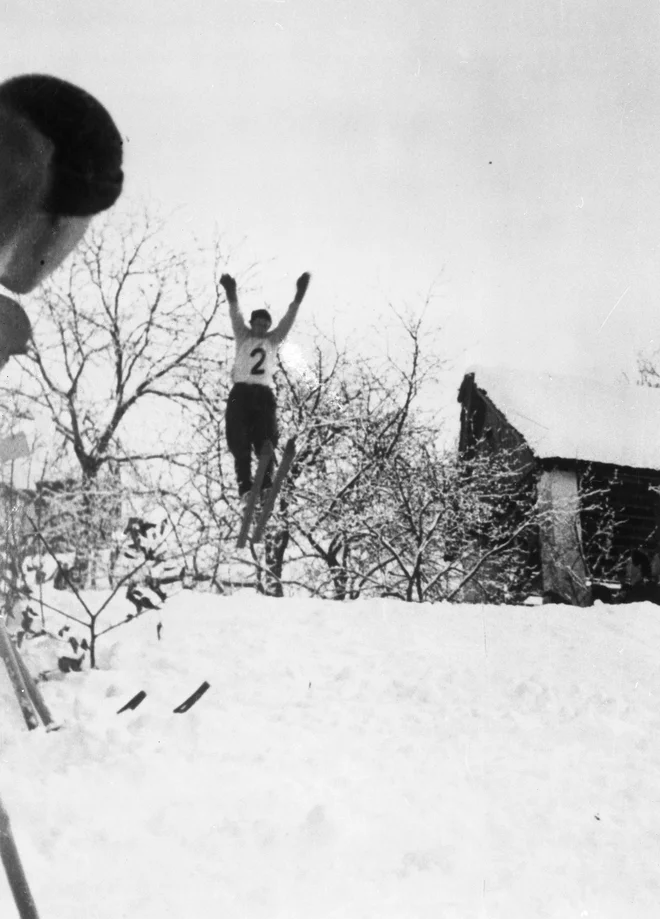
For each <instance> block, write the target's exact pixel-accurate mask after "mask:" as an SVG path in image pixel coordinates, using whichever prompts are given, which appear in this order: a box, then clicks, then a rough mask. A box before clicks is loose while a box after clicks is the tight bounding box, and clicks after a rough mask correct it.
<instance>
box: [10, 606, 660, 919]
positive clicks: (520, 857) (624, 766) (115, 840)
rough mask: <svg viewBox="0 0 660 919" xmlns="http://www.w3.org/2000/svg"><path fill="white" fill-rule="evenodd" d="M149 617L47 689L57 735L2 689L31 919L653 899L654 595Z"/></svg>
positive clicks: (659, 857) (467, 915)
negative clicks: (30, 726) (159, 625)
mask: <svg viewBox="0 0 660 919" xmlns="http://www.w3.org/2000/svg"><path fill="white" fill-rule="evenodd" d="M152 615H153V614H149V617H146V618H144V619H142V620H139V621H136V622H134V623H132V624H130V625H127V626H125V627H123V628H121V629H119V630H117V631H115V632H112V633H110V635H109V636H108V637H107V639H106V640H105V644H104V645H102V646H101V653H100V666H101V669H99V670H98V671H96V672H91V673H90V672H86V673H81V674H68V675H67V676H66V677H63V678H61V679H58V680H52V681H49V682H48V683H47V684H45V694H46V698H47V701H48V702H49V704H50V706H51V707H52V709H53V710H54V712H55V713H56V714H57V715H58V716H59V718H61V719H62V720H63V721H64V722H65V724H64V727H63V728H62V729H61V730H59V731H57V732H53V733H45V732H43V733H42V732H39V733H37V732H33V733H28V732H26V731H23V730H21V728H20V726H19V724H18V723H17V722H14V721H12V720H11V707H12V699H11V697H10V696H9V695H8V694H7V692H6V688H5V696H4V697H3V698H2V703H3V710H5V711H6V712H7V720H6V722H5V730H4V731H3V732H2V737H1V740H0V759H1V763H2V774H1V785H0V791H1V793H2V796H3V799H4V801H5V804H6V806H7V808H8V810H9V812H10V814H11V816H12V821H13V825H14V830H15V833H16V837H17V840H18V843H19V847H20V850H21V853H22V856H23V860H24V863H25V868H26V871H27V874H28V877H29V880H30V883H31V886H32V890H33V894H34V897H35V900H36V902H37V905H38V907H39V911H40V915H41V917H42V919H129V917H130V919H189V917H195V919H298V917H300V919H472V917H474V919H484V917H488V919H515V917H521V919H523V917H524V919H539V917H553V919H555V917H556V919H566V917H589V919H622V917H634V919H645V917H652V916H656V915H657V912H658V892H659V889H660V888H659V885H660V847H659V835H658V832H659V831H658V827H659V826H660V795H659V794H658V776H660V660H659V653H658V649H659V648H660V619H659V616H658V608H657V607H653V606H650V605H648V606H647V605H639V606H629V607H619V608H609V607H605V606H596V607H593V608H590V609H574V608H569V607H562V606H545V607H535V608H505V607H477V606H449V605H438V606H423V607H416V606H412V605H410V606H408V605H404V604H400V603H392V602H387V603H386V602H377V601H374V602H368V603H367V602H356V603H353V604H332V603H329V602H315V601H311V600H295V601H290V600H279V601H278V600H266V599H263V598H255V597H254V596H252V595H250V594H246V595H241V596H235V597H233V598H231V599H222V598H218V597H210V596H203V595H201V596H200V595H196V594H191V593H188V592H184V593H182V594H180V595H179V596H178V597H176V598H173V599H172V600H171V601H169V604H168V605H167V607H166V610H165V617H164V628H163V633H162V640H160V641H158V639H157V637H156V629H155V621H156V620H155V619H154V618H150V617H152ZM203 680H208V682H209V683H210V684H211V688H210V689H209V691H208V692H207V693H206V694H205V695H204V696H203V698H202V699H201V700H200V701H199V702H198V703H197V705H196V706H195V707H194V708H192V709H191V710H190V711H189V712H188V713H186V714H173V713H172V709H173V708H174V707H175V706H176V705H177V704H178V703H180V702H181V701H182V700H183V699H184V698H185V697H186V696H187V695H188V694H189V693H190V692H192V690H194V689H195V688H196V687H197V686H198V685H199V684H200V683H201V682H202V681H203ZM140 689H145V690H146V691H147V697H146V699H145V700H144V702H143V703H142V704H141V705H140V706H139V707H138V708H137V709H136V710H135V711H129V712H126V713H124V714H121V715H118V714H116V712H117V709H118V708H119V707H120V706H121V705H122V704H123V703H124V702H126V701H127V700H128V699H129V698H130V697H131V696H133V695H134V694H135V693H136V692H137V691H138V690H140ZM15 915H16V913H15V909H14V905H13V902H12V900H11V897H10V894H9V890H8V888H7V886H6V884H5V881H4V878H2V877H0V916H2V917H13V916H15Z"/></svg>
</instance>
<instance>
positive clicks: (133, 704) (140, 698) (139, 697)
mask: <svg viewBox="0 0 660 919" xmlns="http://www.w3.org/2000/svg"><path fill="white" fill-rule="evenodd" d="M210 688H211V684H210V683H209V682H207V680H204V682H203V683H200V685H199V686H198V687H197V689H196V690H195V691H194V692H193V693H192V694H191V695H189V696H188V698H187V699H184V700H183V702H181V704H180V705H177V707H176V708H173V709H172V711H173V712H174V713H175V714H177V715H181V714H183V713H184V712H187V711H189V710H190V709H191V708H192V707H193V705H194V704H195V702H199V700H200V699H201V698H202V696H203V695H204V693H205V692H206V690H207V689H210ZM146 698H147V693H146V692H145V690H144V689H141V690H140V691H139V692H137V693H136V694H135V695H134V696H133V697H132V698H131V699H129V700H128V702H126V703H125V704H124V705H122V707H121V708H120V709H118V710H117V714H118V715H121V713H122V712H128V711H134V710H135V709H136V708H137V707H138V705H141V704H142V702H144V700H145V699H146Z"/></svg>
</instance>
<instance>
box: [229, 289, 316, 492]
mask: <svg viewBox="0 0 660 919" xmlns="http://www.w3.org/2000/svg"><path fill="white" fill-rule="evenodd" d="M309 279H310V275H309V274H308V273H307V272H305V274H302V275H301V276H300V277H299V278H298V281H297V283H296V295H295V297H294V299H293V301H292V302H291V303H290V305H289V308H288V309H287V311H286V313H285V314H284V316H283V317H282V319H281V320H280V322H279V323H278V324H277V325H276V326H275V328H274V329H273V330H272V331H271V330H270V326H271V324H272V319H271V316H270V313H269V312H268V310H265V309H258V310H254V312H253V313H252V315H251V316H250V324H249V325H247V323H246V322H245V320H244V319H243V317H242V315H241V312H240V310H239V307H238V298H237V295H236V281H235V280H234V279H233V278H232V277H231V275H228V274H223V275H222V277H221V278H220V283H221V284H222V286H223V287H224V290H225V293H226V295H227V301H228V303H229V316H230V318H231V324H232V328H233V331H234V338H235V340H236V358H235V361H234V368H233V371H232V380H233V386H232V388H231V391H230V393H229V399H228V400H227V412H226V419H225V420H226V431H227V446H228V447H229V450H230V452H231V454H232V455H233V457H234V466H235V469H236V478H237V480H238V493H239V496H240V497H243V496H244V495H246V494H247V493H248V492H249V491H250V489H251V487H252V453H253V451H254V453H256V455H257V456H258V455H259V453H260V452H261V449H262V447H263V445H264V443H265V442H266V441H268V440H269V441H270V442H271V444H272V445H273V447H276V446H277V442H278V438H279V433H278V429H277V406H276V402H275V393H274V391H273V380H274V376H275V370H276V362H277V351H278V349H279V346H280V345H281V344H282V342H283V341H284V339H285V338H286V336H287V335H288V334H289V332H290V331H291V327H292V326H293V323H294V322H295V319H296V315H297V313H298V308H299V306H300V304H301V303H302V301H303V298H304V296H305V293H306V291H307V287H308V285H309ZM272 467H273V461H272V459H271V462H270V464H269V466H268V468H267V470H266V474H265V476H264V481H263V486H262V487H263V488H264V489H267V488H270V486H271V482H272Z"/></svg>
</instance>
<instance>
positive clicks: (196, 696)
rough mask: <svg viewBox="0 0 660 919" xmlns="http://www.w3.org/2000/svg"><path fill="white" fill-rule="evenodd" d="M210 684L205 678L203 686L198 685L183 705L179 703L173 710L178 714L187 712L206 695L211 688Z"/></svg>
mask: <svg viewBox="0 0 660 919" xmlns="http://www.w3.org/2000/svg"><path fill="white" fill-rule="evenodd" d="M210 686H211V684H210V683H207V682H206V680H204V682H203V683H202V684H201V686H198V687H197V689H196V690H195V691H194V693H193V694H192V695H191V696H188V698H187V699H185V701H183V702H182V703H181V705H177V707H176V708H174V709H172V711H173V712H174V713H175V714H177V715H181V714H182V713H183V712H187V711H188V709H191V708H192V707H193V705H194V704H195V702H198V701H199V700H200V699H201V698H202V696H203V695H204V693H205V692H206V690H207V689H209V688H210Z"/></svg>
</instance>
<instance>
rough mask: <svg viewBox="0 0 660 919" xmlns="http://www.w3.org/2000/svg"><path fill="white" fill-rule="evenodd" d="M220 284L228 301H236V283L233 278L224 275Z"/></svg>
mask: <svg viewBox="0 0 660 919" xmlns="http://www.w3.org/2000/svg"><path fill="white" fill-rule="evenodd" d="M220 283H221V284H222V286H223V287H224V289H225V293H226V294H227V299H228V300H235V299H236V281H235V280H234V279H233V278H232V276H231V275H230V274H223V275H222V277H221V278H220Z"/></svg>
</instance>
